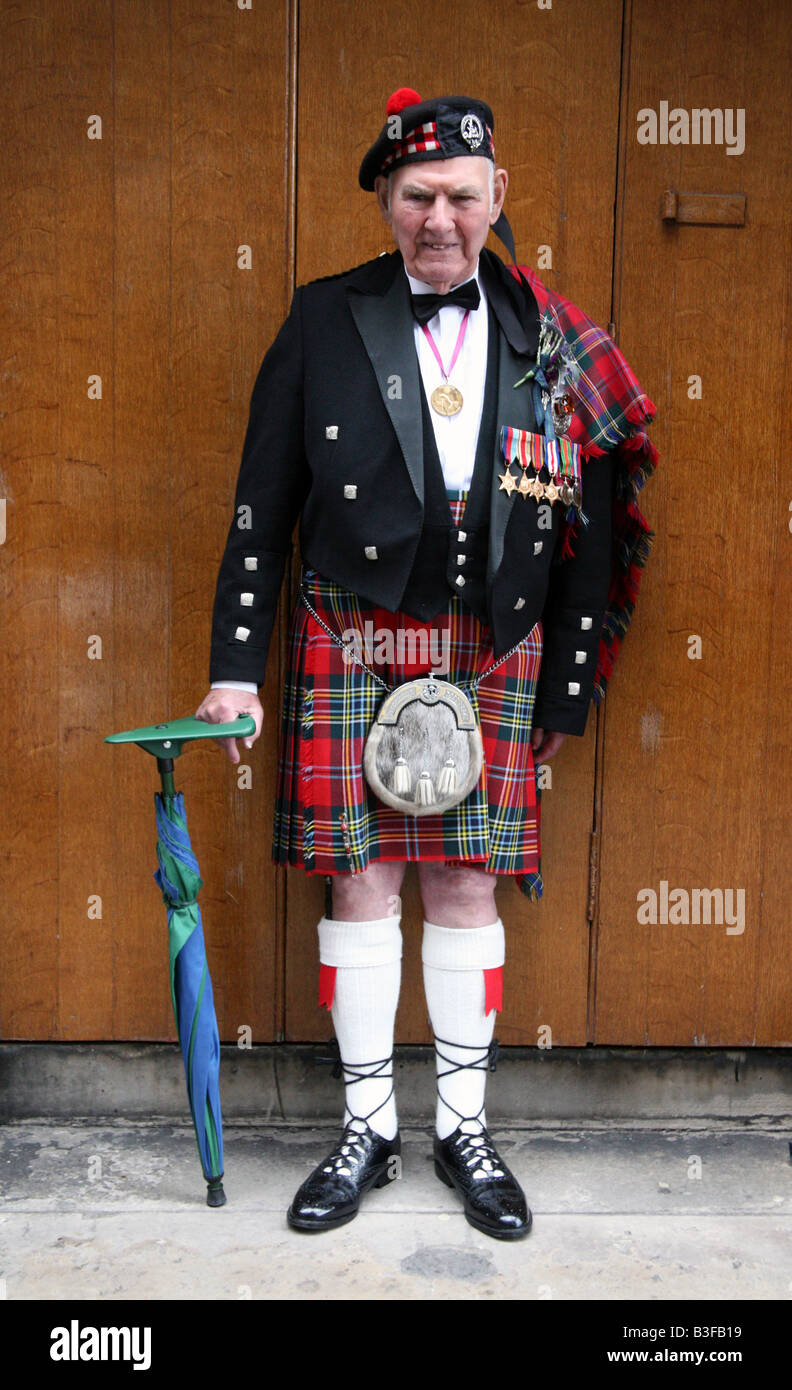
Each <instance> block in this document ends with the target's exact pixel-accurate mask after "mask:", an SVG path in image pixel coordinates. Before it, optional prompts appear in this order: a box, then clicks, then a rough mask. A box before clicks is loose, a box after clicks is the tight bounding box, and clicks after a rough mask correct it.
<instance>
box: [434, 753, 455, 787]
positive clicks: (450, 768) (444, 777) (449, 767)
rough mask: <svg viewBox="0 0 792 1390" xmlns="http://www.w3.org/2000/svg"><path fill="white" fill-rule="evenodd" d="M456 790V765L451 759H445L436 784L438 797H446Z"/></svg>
mask: <svg viewBox="0 0 792 1390" xmlns="http://www.w3.org/2000/svg"><path fill="white" fill-rule="evenodd" d="M456 788H457V775H456V763H455V762H454V759H453V758H446V760H445V764H444V766H443V770H442V772H441V773H440V778H439V781H438V783H437V791H438V795H439V796H446V795H447V794H448V793H449V792H455V791H456Z"/></svg>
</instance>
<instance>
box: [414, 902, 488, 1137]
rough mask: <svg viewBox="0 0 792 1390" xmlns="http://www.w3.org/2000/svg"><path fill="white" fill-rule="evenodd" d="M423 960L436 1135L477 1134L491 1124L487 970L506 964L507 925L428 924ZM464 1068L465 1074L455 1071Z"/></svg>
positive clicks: (423, 947) (425, 924)
mask: <svg viewBox="0 0 792 1390" xmlns="http://www.w3.org/2000/svg"><path fill="white" fill-rule="evenodd" d="M421 955H422V959H423V973H424V988H425V990H426V1003H427V1006H428V1009H429V1017H430V1019H431V1023H432V1028H433V1029H434V1034H435V1040H436V1041H435V1049H436V1053H435V1057H436V1065H437V1078H438V1080H437V1090H438V1096H437V1133H438V1135H439V1137H440V1138H441V1139H445V1138H447V1136H448V1135H449V1134H452V1133H453V1131H454V1130H455V1129H456V1128H457V1126H458V1125H460V1124H461V1128H462V1131H463V1133H465V1134H479V1133H480V1132H481V1130H482V1129H483V1128H484V1126H485V1125H486V1122H487V1121H486V1115H485V1111H484V1090H485V1087H486V1084H487V1064H488V1060H489V1058H488V1048H489V1045H490V1043H491V1042H492V1034H493V1032H494V1030H495V1017H496V1014H495V1009H492V1010H491V1011H490V1013H489V1014H485V1013H484V999H485V981H484V971H485V970H494V969H496V968H497V967H498V966H502V965H503V962H504V959H505V936H504V931H503V923H502V921H501V919H500V917H499V918H498V919H497V921H495V922H491V923H490V924H489V925H488V926H486V927H438V926H436V925H435V923H434V922H424V935H423V946H422V951H421ZM462 1063H464V1064H466V1065H465V1070H464V1071H455V1070H454V1067H455V1066H456V1065H457V1064H462ZM470 1063H474V1064H475V1065H474V1066H473V1067H471V1066H470ZM446 1073H448V1074H447V1075H446Z"/></svg>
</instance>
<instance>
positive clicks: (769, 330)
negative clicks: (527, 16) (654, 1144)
mask: <svg viewBox="0 0 792 1390" xmlns="http://www.w3.org/2000/svg"><path fill="white" fill-rule="evenodd" d="M659 20H660V14H659V11H658V7H657V6H656V5H654V4H652V3H651V0H636V3H634V4H633V6H632V19H631V34H630V39H631V41H630V44H629V52H630V63H629V69H628V72H627V82H626V87H625V99H624V102H623V126H622V147H623V151H624V159H623V167H622V177H621V181H620V208H619V213H620V220H619V228H618V230H619V237H618V250H619V254H618V264H617V277H616V286H617V291H616V296H617V319H618V324H619V334H620V342H621V346H622V347H623V349H624V351H625V353H626V355H627V357H628V359H629V360H630V361H631V362H632V363H633V365H634V367H635V369H636V371H637V373H638V375H639V376H640V378H641V380H642V381H643V382H644V383H645V385H646V386H647V389H649V390H650V394H652V395H653V396H654V397H655V399H656V403H657V407H658V422H657V426H656V427H655V429H654V430H653V435H654V437H655V439H656V442H657V443H658V445H659V447H660V450H661V456H662V465H661V467H660V468H659V470H658V473H657V476H656V478H655V480H654V481H653V482H652V483H651V484H650V487H649V489H648V498H647V511H648V514H649V516H650V519H651V523H652V526H653V527H654V529H655V531H656V532H657V535H658V539H657V541H656V544H655V548H654V552H653V555H652V558H651V561H650V564H649V567H648V569H647V573H646V582H645V587H644V591H643V594H642V598H641V602H640V603H639V605H638V612H637V617H636V621H635V623H634V626H633V630H632V632H631V633H630V635H629V636H628V639H627V644H626V646H625V650H624V655H623V658H622V659H621V660H620V663H619V668H617V673H616V677H615V679H614V682H613V689H612V691H611V693H610V695H609V696H608V699H607V708H606V710H605V759H604V785H603V806H604V813H603V827H602V830H603V835H602V843H603V854H602V879H601V897H600V911H599V921H598V927H597V950H596V962H597V969H596V1029H595V1033H594V1040H595V1041H596V1042H598V1043H621V1044H638V1045H644V1044H651V1045H658V1046H659V1045H670V1044H682V1045H689V1044H700V1045H703V1044H709V1045H742V1044H752V1043H757V1044H769V1043H789V1042H790V1040H791V1039H792V1029H791V1027H790V1018H789V1009H788V1006H787V1007H786V1008H785V1007H784V1000H785V998H786V999H788V980H789V966H788V960H789V949H790V944H791V941H792V938H791V937H790V926H791V925H792V924H790V910H789V893H788V890H789V882H790V854H789V848H788V826H789V823H790V813H792V796H791V795H790V784H789V775H788V770H789V766H790V733H789V722H788V719H787V716H786V713H785V705H786V701H787V692H788V690H789V684H790V676H791V675H792V668H791V664H790V643H789V633H788V622H787V621H786V615H788V613H789V611H790V610H789V602H790V565H789V553H790V552H789V546H790V534H789V497H790V495H792V470H791V469H790V459H789V447H788V436H789V405H788V394H789V393H788V385H787V382H786V380H785V370H786V367H787V363H788V343H789V302H790V295H789V264H790V258H789V248H790V205H789V198H788V190H789V187H790V175H792V168H791V167H790V140H789V132H790V119H789V118H790V94H789V83H788V74H789V66H790V57H791V56H792V54H791V53H790V47H791V45H790V28H791V27H792V26H791V25H790V15H789V10H788V7H786V6H783V5H780V4H772V3H765V4H760V5H752V6H750V8H746V7H745V6H742V5H740V4H738V3H718V4H708V5H707V4H705V5H700V6H697V7H696V9H695V20H694V19H693V18H692V16H691V10H690V6H689V5H686V4H684V3H681V0H680V2H679V3H676V0H675V2H674V3H668V4H665V5H664V6H663V7H662V28H663V42H662V44H658V43H657V39H658V23H659ZM663 100H667V101H669V103H670V107H671V108H672V109H673V108H674V107H680V108H685V109H688V110H692V108H709V109H712V108H719V109H721V110H725V109H729V108H730V109H732V110H735V111H736V110H737V109H739V108H742V109H743V110H744V112H745V120H746V146H745V152H744V153H743V154H741V155H739V154H732V155H729V154H727V153H726V146H725V144H721V145H716V144H709V145H704V144H699V145H694V144H692V143H691V144H675V145H672V144H661V143H658V144H655V145H651V144H639V143H638V141H637V139H636V130H637V113H638V112H639V111H641V110H642V109H644V108H653V109H655V110H656V111H659V109H660V102H661V101H663ZM665 189H676V190H692V191H697V192H706V193H741V194H745V195H747V216H746V225H745V226H744V227H736V226H706V225H698V226H696V225H692V226H685V225H677V224H674V223H664V222H663V221H661V219H660V200H661V195H662V193H663V191H664V190H665ZM694 376H699V377H700V378H701V384H702V394H701V399H695V398H694V399H691V398H690V395H689V392H690V393H692V394H695V390H696V388H695V383H691V378H692V377H694ZM695 636H698V637H700V639H701V657H700V659H695V650H694V659H691V656H690V655H689V651H690V642H691V638H693V637H695ZM785 827H786V829H785ZM662 881H665V882H666V883H667V884H668V885H669V892H670V891H672V890H673V889H675V888H679V889H682V890H685V892H686V893H688V894H692V890H693V889H695V888H702V889H716V890H720V891H726V890H729V889H731V890H732V891H733V892H734V893H735V894H736V893H737V892H738V891H739V890H743V891H744V894H745V926H744V931H742V932H739V930H734V931H732V932H731V933H728V932H727V926H726V923H725V922H724V923H722V924H721V925H714V924H710V925H706V924H705V923H704V922H702V923H700V924H698V925H697V924H696V923H695V922H694V921H692V920H689V921H687V922H685V921H681V922H679V923H678V924H674V923H673V922H669V923H668V924H663V923H662V922H657V923H656V924H654V925H653V924H651V923H648V924H645V925H642V924H640V923H638V922H637V921H636V910H637V900H638V894H639V893H640V892H641V891H642V890H644V889H653V890H654V891H655V892H657V893H658V894H659V893H660V891H661V888H660V885H661V882H662ZM738 905H739V904H738V900H736V901H735V906H736V907H738ZM688 915H689V917H690V918H692V917H693V904H692V899H691V904H690V910H689V913H688ZM700 915H701V916H703V913H701V914H700ZM713 915H714V914H713ZM734 925H735V926H736V927H737V928H739V925H740V923H739V921H738V922H737V923H735V924H734Z"/></svg>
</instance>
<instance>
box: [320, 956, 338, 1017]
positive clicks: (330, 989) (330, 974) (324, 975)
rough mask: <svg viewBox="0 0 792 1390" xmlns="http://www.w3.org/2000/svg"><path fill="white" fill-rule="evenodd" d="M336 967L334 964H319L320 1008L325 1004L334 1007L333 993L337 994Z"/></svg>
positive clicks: (327, 1006)
mask: <svg viewBox="0 0 792 1390" xmlns="http://www.w3.org/2000/svg"><path fill="white" fill-rule="evenodd" d="M335 982H336V967H335V966H334V965H320V966H319V1008H320V1009H321V1007H322V1005H323V1004H324V1005H325V1007H326V1008H328V1009H332V1007H333V995H334V994H335Z"/></svg>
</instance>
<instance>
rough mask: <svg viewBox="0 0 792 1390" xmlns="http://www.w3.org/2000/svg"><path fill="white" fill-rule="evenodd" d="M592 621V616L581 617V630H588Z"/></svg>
mask: <svg viewBox="0 0 792 1390" xmlns="http://www.w3.org/2000/svg"><path fill="white" fill-rule="evenodd" d="M591 622H592V620H591V618H581V619H580V628H581V631H582V632H588V630H589V628H590V627H591Z"/></svg>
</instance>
